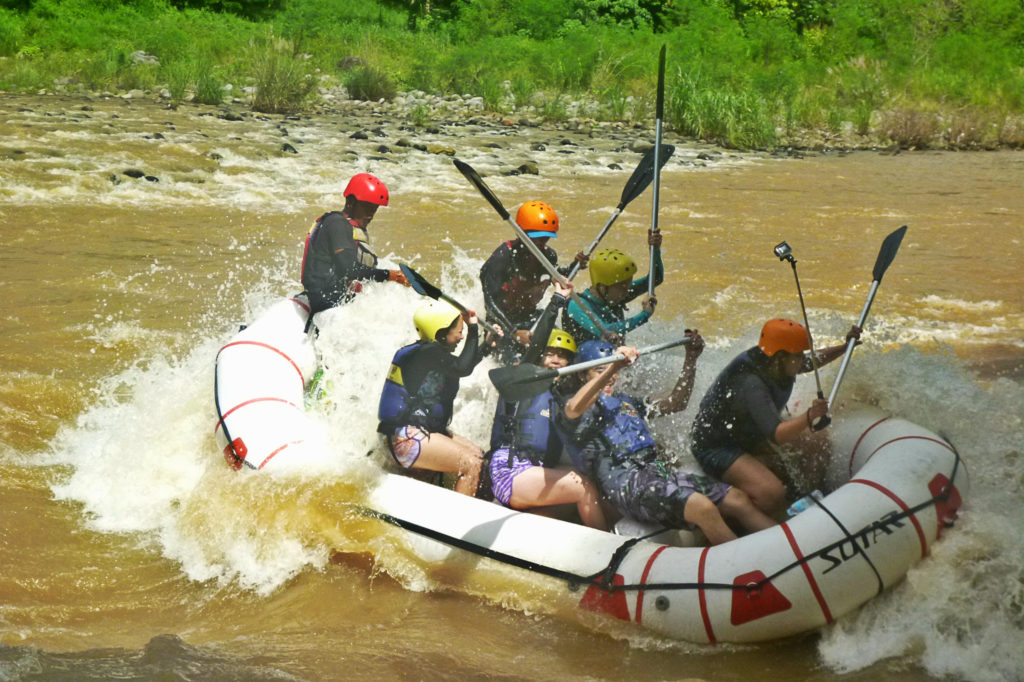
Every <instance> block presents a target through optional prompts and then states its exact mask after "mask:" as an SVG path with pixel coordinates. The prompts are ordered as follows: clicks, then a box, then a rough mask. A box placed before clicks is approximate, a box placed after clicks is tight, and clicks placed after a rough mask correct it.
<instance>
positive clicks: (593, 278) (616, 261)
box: [590, 249, 636, 286]
mask: <svg viewBox="0 0 1024 682" xmlns="http://www.w3.org/2000/svg"><path fill="white" fill-rule="evenodd" d="M635 274H636V263H634V262H633V259H632V258H630V257H629V256H628V255H627V254H625V253H623V252H622V251H619V250H618V249H601V250H600V251H598V252H597V253H595V254H594V255H593V256H591V257H590V282H591V283H592V284H603V285H605V286H611V285H613V284H618V283H619V282H625V281H627V280H631V279H633V275H635Z"/></svg>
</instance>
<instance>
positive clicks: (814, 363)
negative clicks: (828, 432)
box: [775, 242, 832, 431]
mask: <svg viewBox="0 0 1024 682" xmlns="http://www.w3.org/2000/svg"><path fill="white" fill-rule="evenodd" d="M775 255H776V256H778V257H779V260H786V261H789V264H790V265H791V266H792V268H793V279H794V280H796V293H797V295H798V296H799V297H800V312H801V313H803V316H804V328H805V329H806V330H807V343H808V344H810V347H811V368H812V369H813V370H814V383H815V385H816V386H817V387H818V397H819V398H821V399H822V400H824V399H825V392H824V391H822V390H821V376H820V375H819V374H818V355H817V353H815V352H814V337H813V336H811V324H810V322H808V320H807V308H806V307H805V306H804V293H803V291H802V290H801V288H800V276H799V275H798V274H797V272H796V258H793V251H792V249H791V248H790V247H789V244H787V243H786V242H782V243H781V244H779V245H778V246H776V247H775ZM831 423H832V418H831V417H829V416H828V414H826V415H825V416H824V417H820V418H818V419H817V420H815V421H814V422H813V423H812V424H811V429H813V430H814V431H821V430H822V429H823V428H825V427H826V426H828V425H829V424H831Z"/></svg>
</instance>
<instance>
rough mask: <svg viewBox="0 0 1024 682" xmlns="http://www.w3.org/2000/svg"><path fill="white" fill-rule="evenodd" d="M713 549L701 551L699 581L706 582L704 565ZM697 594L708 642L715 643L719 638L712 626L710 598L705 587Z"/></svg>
mask: <svg viewBox="0 0 1024 682" xmlns="http://www.w3.org/2000/svg"><path fill="white" fill-rule="evenodd" d="M710 550H711V548H710V547H705V548H704V550H703V551H702V552H701V553H700V564H699V565H698V567H697V582H698V583H703V582H704V565H705V562H706V561H707V558H708V552H709V551H710ZM697 596H698V597H699V598H700V617H701V618H702V619H703V620H704V632H705V633H707V636H708V642H710V643H711V644H715V643H716V642H717V641H718V640H716V639H715V631H714V630H713V629H712V628H711V617H710V616H709V615H708V598H707V596H706V595H705V594H704V588H703V587H702V588H700V589H699V590H697Z"/></svg>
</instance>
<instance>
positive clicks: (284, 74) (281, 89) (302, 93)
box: [250, 36, 317, 114]
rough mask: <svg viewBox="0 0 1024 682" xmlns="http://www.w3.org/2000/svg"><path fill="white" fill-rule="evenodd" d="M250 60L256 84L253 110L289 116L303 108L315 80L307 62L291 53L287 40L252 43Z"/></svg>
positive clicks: (271, 39)
mask: <svg viewBox="0 0 1024 682" xmlns="http://www.w3.org/2000/svg"><path fill="white" fill-rule="evenodd" d="M250 59H251V60H252V65H253V74H254V77H255V81H256V94H255V95H254V96H253V99H252V108H253V110H254V111H261V112H263V113H268V114H289V113H294V112H297V111H301V110H302V109H304V108H305V105H306V103H307V101H308V100H309V98H310V96H311V95H312V94H313V92H314V91H315V90H316V87H317V80H316V78H315V74H314V73H313V71H312V69H310V67H309V64H308V60H306V59H305V58H303V57H301V56H298V55H296V54H295V53H294V45H293V44H292V43H291V42H290V41H287V40H284V39H281V38H274V37H273V36H270V37H269V38H267V39H265V40H260V41H254V43H253V45H252V47H251V48H250Z"/></svg>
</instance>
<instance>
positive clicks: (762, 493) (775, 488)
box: [722, 454, 786, 516]
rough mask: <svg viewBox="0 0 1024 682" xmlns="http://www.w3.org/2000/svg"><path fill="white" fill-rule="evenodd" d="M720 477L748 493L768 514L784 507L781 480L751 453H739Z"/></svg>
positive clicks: (757, 505)
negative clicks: (738, 456)
mask: <svg viewBox="0 0 1024 682" xmlns="http://www.w3.org/2000/svg"><path fill="white" fill-rule="evenodd" d="M722 478H723V480H724V481H725V482H726V483H728V484H729V485H732V486H733V487H736V488H739V489H740V490H742V491H743V492H745V493H746V494H747V495H749V496H750V499H751V501H752V502H753V503H754V506H755V507H757V508H758V509H760V510H761V511H762V512H764V513H765V514H767V515H768V516H774V515H775V514H778V513H780V512H781V511H782V509H783V507H785V504H786V489H785V487H784V486H783V485H782V481H780V480H779V477H778V476H776V475H775V474H774V473H772V471H771V469H769V468H768V467H766V466H765V465H764V464H761V462H759V461H757V459H755V458H754V457H753V456H751V455H747V454H743V455H740V458H739V459H737V460H736V461H735V462H733V463H732V466H730V467H729V468H728V469H726V471H725V475H724V476H723V477H722Z"/></svg>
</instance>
